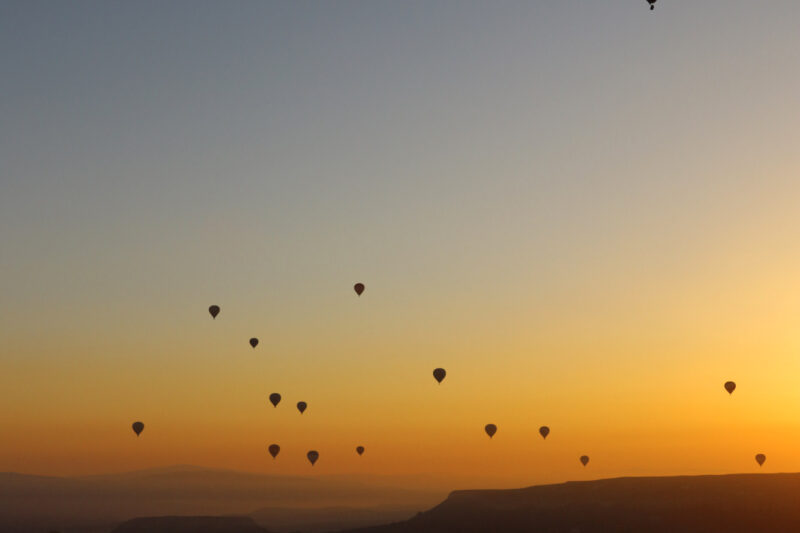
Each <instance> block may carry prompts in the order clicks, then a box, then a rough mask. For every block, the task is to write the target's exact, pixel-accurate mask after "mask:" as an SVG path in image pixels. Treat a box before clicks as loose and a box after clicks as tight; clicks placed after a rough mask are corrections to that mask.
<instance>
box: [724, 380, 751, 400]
mask: <svg viewBox="0 0 800 533" xmlns="http://www.w3.org/2000/svg"><path fill="white" fill-rule="evenodd" d="M725 390H726V391H728V394H733V391H735V390H736V383H734V382H733V381H726V382H725ZM745 396H747V395H745Z"/></svg>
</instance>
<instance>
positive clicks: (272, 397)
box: [269, 392, 281, 407]
mask: <svg viewBox="0 0 800 533" xmlns="http://www.w3.org/2000/svg"><path fill="white" fill-rule="evenodd" d="M269 401H270V402H271V403H272V405H273V407H278V404H279V403H281V395H280V394H278V393H277V392H273V393H272V394H270V395H269Z"/></svg>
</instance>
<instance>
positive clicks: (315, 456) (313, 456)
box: [306, 450, 319, 466]
mask: <svg viewBox="0 0 800 533" xmlns="http://www.w3.org/2000/svg"><path fill="white" fill-rule="evenodd" d="M306 457H308V460H309V461H310V462H311V466H314V463H316V462H317V459H319V452H318V451H316V450H311V451H310V452H308V453H307V454H306Z"/></svg>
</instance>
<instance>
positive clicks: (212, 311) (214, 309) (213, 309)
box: [208, 305, 219, 318]
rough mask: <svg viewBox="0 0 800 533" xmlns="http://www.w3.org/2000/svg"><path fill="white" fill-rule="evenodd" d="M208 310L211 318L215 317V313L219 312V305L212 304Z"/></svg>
mask: <svg viewBox="0 0 800 533" xmlns="http://www.w3.org/2000/svg"><path fill="white" fill-rule="evenodd" d="M208 312H209V313H210V314H211V318H217V315H218V314H219V306H218V305H212V306H211V307H209V308H208Z"/></svg>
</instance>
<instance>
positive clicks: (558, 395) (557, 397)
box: [0, 0, 800, 485]
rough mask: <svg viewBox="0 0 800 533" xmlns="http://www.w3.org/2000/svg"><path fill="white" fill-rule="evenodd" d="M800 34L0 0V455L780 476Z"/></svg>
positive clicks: (517, 473) (562, 473)
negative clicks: (138, 426)
mask: <svg viewBox="0 0 800 533" xmlns="http://www.w3.org/2000/svg"><path fill="white" fill-rule="evenodd" d="M799 20H800V4H798V3H797V2H795V1H794V0H773V1H771V2H768V3H764V2H756V1H752V0H746V1H745V0H704V1H703V2H697V1H692V0H661V1H659V2H658V6H657V8H656V10H655V11H654V12H650V11H649V10H648V9H647V6H646V3H645V2H644V0H642V1H641V2H639V1H635V0H614V1H603V2H597V1H588V0H585V1H578V0H575V1H558V2H556V1H552V2H530V1H519V2H512V1H503V2H471V1H466V0H458V1H441V0H437V1H433V2H432V1H428V0H425V1H405V0H404V1H402V2H399V1H398V2H386V1H377V2H376V1H362V2H345V1H339V2H305V1H303V2H289V1H287V2H281V3H278V2H272V3H269V2H225V3H223V2H216V3H215V2H199V1H192V2H177V1H175V2H105V1H104V2H80V3H66V2H35V1H28V0H25V1H19V2H13V1H6V2H3V3H2V4H0V301H1V302H2V305H0V471H4V470H10V471H18V472H28V473H39V474H56V475H65V474H84V473H95V472H110V471H124V470H133V469H137V468H145V467H152V466H161V465H169V464H178V463H184V464H186V463H188V464H198V465H204V466H212V467H223V468H236V469H242V470H250V471H257V472H276V473H282V474H326V473H345V472H359V473H374V474H399V473H410V472H438V473H443V474H446V475H459V476H466V477H475V478H478V477H496V478H498V479H501V480H503V481H502V483H508V484H509V485H522V484H533V483H539V482H546V481H559V480H566V479H583V478H587V477H607V476H618V475H629V474H632V475H642V474H692V473H721V472H739V471H753V470H755V469H757V466H756V463H755V461H754V460H753V456H754V455H755V453H757V452H763V453H766V454H767V462H766V464H765V465H764V468H763V470H765V471H797V470H800V453H798V452H800V387H799V386H798V382H799V381H800V150H798V146H800V126H799V125H800V100H799V99H798V98H797V95H798V94H800V68H799V66H800V52H798V51H799V50H800V33H798V31H797V28H798V21H799ZM356 281H362V282H364V283H365V284H366V287H367V289H366V292H365V293H364V295H363V296H362V297H361V298H357V297H356V296H355V294H354V293H353V291H352V285H353V283H355V282H356ZM211 304H219V305H220V306H221V307H222V313H221V315H220V316H219V317H218V318H217V320H216V321H212V320H211V319H210V317H209V316H208V313H207V308H208V306H209V305H211ZM251 336H257V337H259V338H260V339H261V345H260V346H259V347H258V348H257V350H255V351H253V350H252V349H251V348H250V347H249V345H248V343H247V340H248V339H249V338H250V337H251ZM437 366H442V367H445V368H446V369H447V371H448V376H447V379H446V380H445V382H444V383H443V384H442V385H440V386H437V384H436V383H435V381H434V380H433V378H432V376H431V371H432V370H433V368H435V367H437ZM729 379H732V380H735V381H736V382H737V383H738V385H739V388H738V389H737V390H736V392H735V393H734V395H733V396H732V397H729V396H728V394H726V393H725V391H724V389H723V387H722V385H723V383H724V382H725V381H726V380H729ZM275 391H277V392H280V393H281V394H282V395H283V397H284V403H282V404H281V405H280V407H279V408H278V409H273V408H272V407H271V406H269V405H268V403H267V396H268V394H269V393H271V392H275ZM299 400H304V401H306V402H308V404H309V408H308V411H307V412H306V413H305V415H303V416H302V417H301V416H300V415H299V414H298V413H297V411H296V410H295V409H294V404H295V403H296V402H297V401H299ZM134 420H142V421H144V423H145V424H146V429H145V431H144V433H143V434H142V436H141V437H140V438H138V439H137V438H136V437H135V436H134V435H133V432H132V431H131V429H130V424H131V422H133V421H134ZM489 422H492V423H495V424H497V425H498V427H499V431H498V433H497V435H496V436H495V438H494V439H492V440H490V439H488V438H487V437H486V435H484V433H483V426H484V425H485V424H486V423H489ZM543 424H547V425H549V426H550V427H551V430H552V433H551V435H550V437H549V438H548V439H547V441H542V439H541V438H540V437H539V436H538V434H537V428H538V427H539V426H540V425H543ZM272 442H277V443H279V444H280V445H281V446H282V448H283V451H282V452H281V455H280V456H279V460H277V461H272V460H271V458H269V456H268V455H267V452H266V447H267V445H268V444H270V443H272ZM359 444H361V445H364V446H365V447H366V449H367V452H366V454H365V455H364V456H363V457H361V458H359V457H357V456H356V454H355V452H354V451H353V450H354V447H355V446H356V445H359ZM312 448H313V449H317V450H319V451H320V454H321V458H320V460H319V462H318V463H317V465H316V466H315V467H314V469H313V470H311V467H310V466H309V465H308V463H307V462H306V459H305V452H306V451H307V450H309V449H312ZM581 454H588V455H590V456H591V457H592V462H591V463H590V465H589V467H588V468H587V469H585V470H584V469H583V468H582V467H580V465H579V463H578V456H580V455H581Z"/></svg>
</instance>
